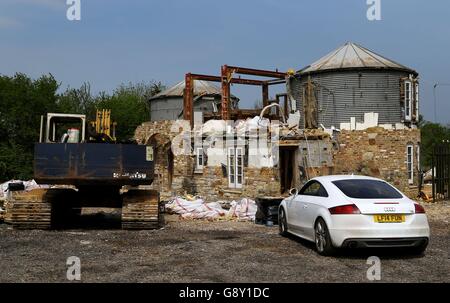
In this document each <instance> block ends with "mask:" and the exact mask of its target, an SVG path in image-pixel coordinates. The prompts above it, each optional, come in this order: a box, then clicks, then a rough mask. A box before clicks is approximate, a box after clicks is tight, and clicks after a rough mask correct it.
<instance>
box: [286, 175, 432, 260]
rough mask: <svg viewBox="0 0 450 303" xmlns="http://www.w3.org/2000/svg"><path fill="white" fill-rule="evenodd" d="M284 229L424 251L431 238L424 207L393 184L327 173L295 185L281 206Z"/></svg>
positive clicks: (322, 247)
mask: <svg viewBox="0 0 450 303" xmlns="http://www.w3.org/2000/svg"><path fill="white" fill-rule="evenodd" d="M278 221H279V227H280V234H281V235H283V236H285V235H287V234H288V233H290V234H293V235H296V236H299V237H301V238H304V239H306V240H309V241H313V242H314V243H315V246H316V249H317V252H318V253H319V254H321V255H331V254H332V253H333V252H334V251H335V249H336V248H340V247H342V248H345V247H347V248H357V247H403V248H409V249H410V251H411V252H412V253H416V254H422V253H423V252H424V251H425V249H426V247H427V245H428V241H429V238H430V228H429V225H428V220H427V217H426V215H425V210H424V208H423V207H422V206H421V205H419V204H418V203H416V202H414V201H412V200H411V199H409V198H408V197H406V196H405V195H404V194H402V193H401V192H400V191H398V190H397V189H396V188H394V187H393V186H391V185H390V184H389V183H387V182H385V181H383V180H380V179H376V178H372V177H365V176H353V175H351V176H347V175H339V176H323V177H317V178H313V179H311V180H310V181H308V182H307V183H306V184H305V185H304V186H303V187H302V188H301V190H300V191H297V190H296V189H292V190H291V196H290V197H288V198H286V199H284V200H283V201H282V202H281V204H280V208H279V220H278Z"/></svg>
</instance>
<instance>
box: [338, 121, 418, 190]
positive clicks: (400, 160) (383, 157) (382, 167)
mask: <svg viewBox="0 0 450 303" xmlns="http://www.w3.org/2000/svg"><path fill="white" fill-rule="evenodd" d="M337 141H338V143H339V144H338V147H339V148H338V149H337V150H335V151H334V155H333V165H334V169H333V173H334V174H351V173H354V174H362V175H368V176H373V177H378V178H381V179H384V180H386V181H388V182H390V183H391V184H393V185H395V186H396V187H397V188H398V189H400V190H402V191H404V192H405V193H411V194H410V195H414V194H412V193H413V192H414V186H417V184H418V165H417V146H418V145H419V144H420V130H418V129H403V130H387V129H384V128H381V127H374V128H369V129H366V130H361V131H347V130H343V131H341V133H340V134H339V136H338V139H337ZM408 144H413V145H414V178H413V180H414V182H413V184H408V173H407V165H406V146H407V145H408ZM415 195H417V193H415Z"/></svg>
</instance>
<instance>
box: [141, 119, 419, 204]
mask: <svg viewBox="0 0 450 303" xmlns="http://www.w3.org/2000/svg"><path fill="white" fill-rule="evenodd" d="M172 123H173V121H155V122H146V123H143V124H142V125H141V126H139V127H138V128H137V129H136V133H135V138H136V140H137V141H138V142H139V143H141V144H146V142H149V141H150V140H155V141H156V143H157V150H156V156H155V161H156V168H155V180H154V182H153V184H152V188H154V189H156V190H158V191H159V192H160V195H161V199H162V200H168V199H170V198H171V197H173V196H175V195H182V194H185V193H189V194H196V195H199V196H201V197H203V198H204V199H205V200H206V201H218V200H227V201H230V200H234V199H240V198H242V197H249V198H253V199H254V198H255V197H258V196H279V195H280V180H279V171H278V167H273V168H254V167H244V182H243V186H242V188H239V189H235V188H229V187H228V178H227V176H226V175H225V174H224V172H223V170H222V167H221V166H204V167H203V169H202V170H201V171H195V169H194V168H195V167H194V166H195V156H194V155H193V154H192V155H183V156H173V157H171V156H170V153H171V144H172V142H173V140H174V138H175V136H176V135H177V133H176V132H175V133H173V132H171V126H172ZM323 140H324V142H323V144H321V147H322V148H323V149H324V148H327V151H328V152H330V153H331V154H332V163H331V165H330V163H327V161H325V162H324V163H323V165H322V166H321V167H315V168H312V170H314V172H313V173H312V170H311V173H310V174H309V175H310V176H316V175H328V174H351V173H354V174H362V175H369V176H374V177H379V178H382V179H384V180H386V181H388V182H390V183H392V184H394V185H395V186H397V187H398V188H399V189H400V190H402V191H404V192H405V193H407V194H409V195H410V196H411V197H414V196H415V195H416V192H417V189H416V188H414V186H417V181H418V180H417V178H418V170H417V167H418V166H417V154H416V153H417V146H418V144H419V143H420V131H419V130H417V129H403V130H387V129H384V128H381V127H375V128H370V129H367V130H359V131H347V130H343V131H342V132H340V133H339V134H338V135H337V137H336V140H335V142H333V144H331V143H330V142H331V141H332V139H331V138H329V137H328V138H326V139H323ZM310 143H312V141H310ZM407 144H413V146H414V183H413V184H408V174H407V164H406V146H407ZM312 145H314V144H312ZM301 146H303V145H301ZM330 149H332V150H331V151H330ZM299 154H301V153H299ZM300 160H301V159H300ZM171 162H172V163H171ZM224 162H226V159H224ZM301 162H302V161H299V163H301ZM170 167H173V169H172V172H170V169H169V168H170ZM294 169H295V168H294Z"/></svg>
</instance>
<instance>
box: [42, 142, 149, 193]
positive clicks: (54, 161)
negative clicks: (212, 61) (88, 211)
mask: <svg viewBox="0 0 450 303" xmlns="http://www.w3.org/2000/svg"><path fill="white" fill-rule="evenodd" d="M155 156H156V155H155V154H154V146H145V145H135V144H107V143H80V144H73V143H36V144H35V149H34V178H35V179H36V181H37V182H38V183H40V184H67V185H75V186H81V185H99V184H100V185H108V186H110V185H116V186H122V185H141V184H142V185H143V184H151V183H152V181H153V174H154V158H155Z"/></svg>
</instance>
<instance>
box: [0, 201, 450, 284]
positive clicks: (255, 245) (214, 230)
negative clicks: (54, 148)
mask: <svg viewBox="0 0 450 303" xmlns="http://www.w3.org/2000/svg"><path fill="white" fill-rule="evenodd" d="M425 207H426V210H427V213H428V216H429V221H430V225H431V230H432V238H431V242H430V245H429V246H428V249H427V251H426V253H425V255H424V256H419V257H416V256H410V255H407V254H405V253H404V252H398V251H392V250H387V251H386V250H384V251H365V250H359V251H343V252H341V253H340V254H339V255H338V256H335V257H321V256H319V255H318V254H316V252H315V251H314V250H313V247H312V245H311V244H310V243H308V242H305V241H302V240H298V239H294V238H283V237H281V236H279V235H278V229H277V227H265V226H260V225H255V224H252V223H248V222H204V221H181V220H179V219H178V217H176V216H169V215H167V216H166V221H167V225H166V227H165V228H164V229H162V230H157V231H122V230H120V229H117V226H118V221H117V219H118V216H117V214H112V215H111V214H108V215H107V216H102V215H92V214H91V215H86V216H84V219H83V220H85V221H84V224H85V225H84V228H82V229H81V228H78V229H71V230H63V231H38V230H35V231H18V230H12V229H11V228H10V227H9V226H8V225H5V224H0V282H65V281H67V279H66V270H67V265H66V260H67V258H68V257H70V256H77V257H79V258H80V259H81V273H82V277H81V280H82V282H367V281H368V280H367V279H366V272H367V269H368V268H369V266H370V265H367V264H366V260H367V257H368V256H371V255H377V256H379V257H380V259H381V271H382V274H381V281H382V282H450V259H449V258H450V257H449V247H450V235H449V233H450V226H449V221H450V203H449V202H441V203H438V204H427V205H425ZM92 222H96V224H97V225H92V224H91V223H92ZM98 222H102V224H103V225H98ZM105 228H107V229H105Z"/></svg>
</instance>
